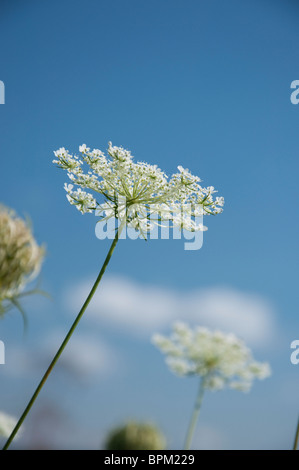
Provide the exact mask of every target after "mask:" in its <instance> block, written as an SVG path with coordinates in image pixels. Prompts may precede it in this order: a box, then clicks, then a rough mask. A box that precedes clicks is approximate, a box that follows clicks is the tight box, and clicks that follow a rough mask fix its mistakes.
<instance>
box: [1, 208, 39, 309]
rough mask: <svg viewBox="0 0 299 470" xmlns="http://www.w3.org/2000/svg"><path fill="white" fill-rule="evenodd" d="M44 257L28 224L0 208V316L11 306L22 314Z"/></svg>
mask: <svg viewBox="0 0 299 470" xmlns="http://www.w3.org/2000/svg"><path fill="white" fill-rule="evenodd" d="M43 257H44V248H43V247H40V246H38V244H37V242H36V240H35V238H34V237H33V234H32V230H31V227H30V226H29V223H28V221H27V222H25V221H24V220H23V219H21V218H19V217H17V216H16V214H15V213H14V211H12V210H11V209H8V208H6V207H5V206H3V205H0V315H3V314H4V313H5V312H6V311H7V310H9V309H10V308H11V307H12V306H16V307H17V308H18V309H19V310H20V311H21V312H23V309H22V307H21V305H20V303H19V299H20V297H21V295H24V289H25V287H26V285H27V284H28V283H29V282H30V281H32V280H33V279H35V277H36V276H37V275H38V273H39V271H40V267H41V263H42V260H43ZM31 292H34V291H31ZM28 293H29V292H26V294H28Z"/></svg>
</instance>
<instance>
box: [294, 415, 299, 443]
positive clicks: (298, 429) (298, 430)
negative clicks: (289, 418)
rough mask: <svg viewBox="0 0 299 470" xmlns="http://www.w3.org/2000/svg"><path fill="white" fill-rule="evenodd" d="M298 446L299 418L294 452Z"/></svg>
mask: <svg viewBox="0 0 299 470" xmlns="http://www.w3.org/2000/svg"><path fill="white" fill-rule="evenodd" d="M298 444H299V418H298V424H297V430H296V435H295V440H294V446H293V450H297V449H298Z"/></svg>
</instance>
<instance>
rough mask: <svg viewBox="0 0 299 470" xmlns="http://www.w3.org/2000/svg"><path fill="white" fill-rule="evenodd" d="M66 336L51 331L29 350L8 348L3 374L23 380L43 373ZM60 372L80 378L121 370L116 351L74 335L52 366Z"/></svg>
mask: <svg viewBox="0 0 299 470" xmlns="http://www.w3.org/2000/svg"><path fill="white" fill-rule="evenodd" d="M64 336H65V333H63V332H62V331H60V330H59V331H54V332H52V333H51V334H50V335H49V336H48V337H46V338H44V339H43V340H42V342H38V343H36V344H35V345H34V347H33V348H31V349H30V350H29V349H28V348H27V349H26V348H24V349H22V348H21V347H20V346H15V347H12V348H11V351H10V354H9V358H8V359H9V360H8V361H7V364H6V365H7V367H6V368H5V372H6V374H7V375H9V376H12V377H24V376H28V375H30V374H34V373H36V371H41V370H42V371H44V370H45V368H46V367H47V366H48V365H49V364H50V361H51V360H52V359H53V357H54V354H55V353H56V351H57V350H58V348H59V346H60V344H61V342H62V340H63V338H64ZM55 368H56V369H57V368H58V369H63V372H64V373H65V372H67V373H68V374H69V375H71V376H75V377H77V378H81V379H90V378H91V377H99V376H101V377H102V376H103V375H104V376H107V375H113V374H115V372H116V371H119V370H120V369H123V364H122V360H121V358H120V357H119V356H118V354H117V352H116V351H114V350H113V349H112V348H111V347H110V346H108V345H107V344H105V343H104V342H103V341H102V340H99V339H98V338H93V337H91V336H90V335H87V334H86V335H85V334H82V333H80V332H78V333H77V332H76V335H74V336H73V337H72V338H71V339H70V341H69V343H68V344H67V346H66V347H65V349H64V351H63V352H62V354H61V356H60V358H59V361H58V363H57V365H56V367H55Z"/></svg>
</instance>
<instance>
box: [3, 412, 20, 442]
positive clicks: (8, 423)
mask: <svg viewBox="0 0 299 470" xmlns="http://www.w3.org/2000/svg"><path fill="white" fill-rule="evenodd" d="M16 424H17V419H16V418H14V417H13V416H11V415H9V414H7V413H4V412H3V411H0V437H5V438H7V437H9V436H10V434H11V433H12V431H13V429H14V427H15V425H16ZM17 437H18V434H17Z"/></svg>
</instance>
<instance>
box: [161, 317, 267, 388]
mask: <svg viewBox="0 0 299 470" xmlns="http://www.w3.org/2000/svg"><path fill="white" fill-rule="evenodd" d="M153 343H154V344H155V345H156V346H158V348H159V349H160V350H161V351H162V352H163V353H164V354H165V355H166V357H167V359H166V361H167V364H168V365H169V367H170V369H171V370H172V371H173V372H174V373H176V374H177V375H180V376H192V375H198V376H201V378H202V381H203V387H204V388H206V389H210V390H220V389H222V388H224V387H229V388H233V389H236V390H242V391H247V390H249V389H250V388H251V385H252V382H253V380H254V379H255V378H258V379H264V378H266V377H268V376H269V375H270V374H271V372H270V367H269V364H267V363H260V362H256V361H255V360H254V359H253V357H252V354H251V351H250V350H249V349H248V348H247V346H246V345H245V344H244V343H243V342H242V341H241V340H240V339H238V338H236V336H234V335H233V334H224V333H222V332H221V331H210V330H208V329H207V328H203V327H196V328H192V329H191V328H189V327H188V326H187V325H185V324H184V323H176V324H175V325H174V327H173V334H172V335H171V336H170V338H166V337H165V336H162V335H158V334H156V335H154V336H153Z"/></svg>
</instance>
